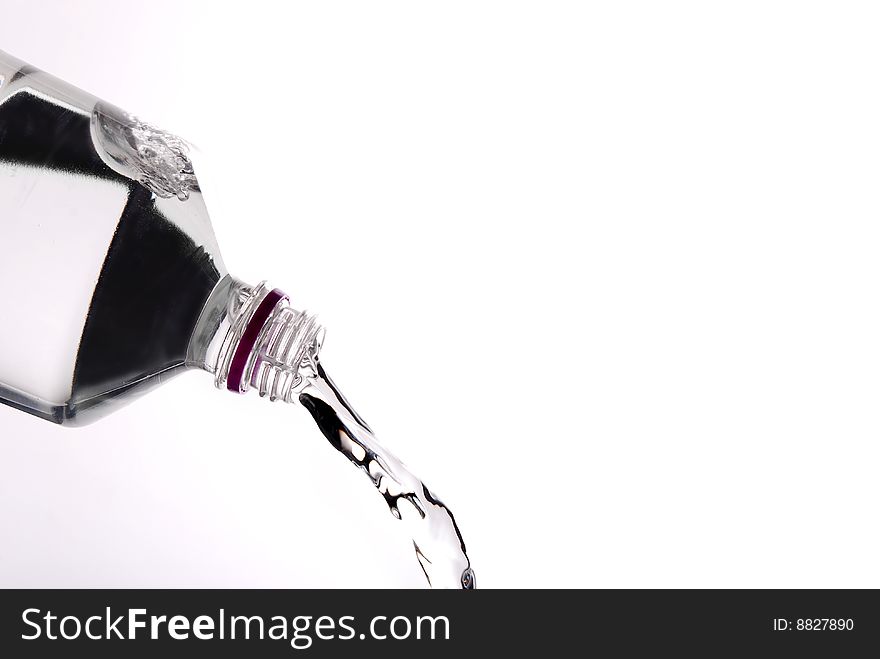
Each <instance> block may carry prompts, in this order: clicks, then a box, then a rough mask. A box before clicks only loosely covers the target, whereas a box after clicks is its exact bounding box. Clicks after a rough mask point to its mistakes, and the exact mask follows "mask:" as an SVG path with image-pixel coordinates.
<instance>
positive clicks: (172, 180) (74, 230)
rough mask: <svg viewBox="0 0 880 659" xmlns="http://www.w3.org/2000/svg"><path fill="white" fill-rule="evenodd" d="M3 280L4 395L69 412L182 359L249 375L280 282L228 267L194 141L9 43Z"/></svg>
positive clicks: (87, 408) (89, 410)
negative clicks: (247, 337) (260, 281)
mask: <svg viewBox="0 0 880 659" xmlns="http://www.w3.org/2000/svg"><path fill="white" fill-rule="evenodd" d="M0 280H2V281H3V282H4V283H5V287H6V295H5V300H4V304H3V309H4V312H3V314H2V319H0V346H3V348H2V350H0V401H2V402H3V403H6V404H8V405H11V406H13V407H17V408H19V409H22V410H24V411H27V412H30V413H32V414H36V415H38V416H40V417H42V418H45V419H48V420H51V421H54V422H56V423H62V424H74V425H76V424H83V423H88V422H90V421H92V420H94V419H96V418H99V417H100V416H102V415H103V414H106V413H107V412H108V411H110V410H112V409H114V408H115V407H116V406H117V404H118V403H123V402H125V401H128V400H130V399H131V397H132V396H134V395H136V394H138V393H141V392H144V391H146V390H148V389H150V388H151V387H154V386H156V385H158V384H160V383H162V382H164V381H165V380H167V379H168V378H170V377H172V376H173V375H175V374H177V373H179V372H181V371H182V370H183V369H185V368H200V369H203V370H206V371H209V372H212V373H217V369H218V366H220V367H223V366H225V368H226V369H227V370H228V369H230V368H233V369H238V370H239V371H241V372H240V373H239V377H243V376H244V372H243V371H242V369H241V362H242V360H243V359H246V357H247V356H243V357H240V358H239V362H238V363H234V361H235V360H234V359H233V357H234V356H235V354H236V349H237V348H238V347H239V345H238V344H239V340H240V339H241V338H242V336H243V335H244V333H245V330H246V329H247V324H248V323H247V321H248V320H250V319H251V316H252V315H253V313H254V312H256V311H257V308H258V307H259V305H260V303H261V302H262V301H263V300H264V298H265V297H266V296H267V295H269V294H270V293H271V291H269V290H268V289H267V288H266V287H265V286H258V287H250V286H247V285H245V284H243V283H241V282H238V281H236V280H234V279H233V278H232V277H230V276H229V273H228V272H227V270H226V267H225V265H224V264H223V260H222V258H221V257H220V250H219V248H218V246H217V241H216V239H215V237H214V232H213V230H212V229H211V223H210V220H209V218H208V213H207V209H206V207H205V202H204V200H203V198H202V193H201V190H200V188H199V182H198V179H197V177H196V172H195V168H194V164H193V160H192V152H191V150H190V149H189V147H188V145H187V144H186V143H185V142H183V141H182V140H180V139H179V138H177V137H175V136H173V135H170V134H168V133H166V132H164V131H161V130H159V129H157V128H155V127H153V126H150V125H148V124H145V123H143V122H141V121H139V120H138V119H136V118H135V117H133V116H131V115H129V114H127V113H125V112H123V111H122V110H120V109H119V108H116V107H114V106H112V105H110V104H107V103H104V102H103V101H101V100H99V99H98V98H96V97H94V96H92V95H91V94H88V93H86V92H83V91H81V90H79V89H76V88H75V87H72V86H70V85H68V84H67V83H64V82H63V81H61V80H58V79H57V78H54V77H52V76H50V75H48V74H46V73H44V72H43V71H40V70H37V69H35V68H33V67H31V66H29V65H27V64H25V63H24V62H21V61H19V60H17V59H15V58H13V57H11V56H10V55H7V54H6V53H3V52H2V51H0ZM277 297H278V299H276V300H275V301H276V303H278V304H279V305H280V306H285V305H286V302H285V301H284V299H283V296H277ZM264 306H265V305H264ZM279 312H280V308H279V309H274V308H273V309H270V310H269V315H271V314H273V313H274V314H276V315H277V313H279ZM290 313H291V311H288V315H290ZM268 318H269V316H268V315H266V316H265V317H261V319H260V320H261V322H266V321H267V320H268ZM258 329H259V328H258ZM253 331H254V330H251V332H253ZM310 331H312V332H313V333H314V335H313V336H312V337H311V338H309V337H305V338H307V339H309V340H314V339H315V338H316V337H317V333H316V332H317V330H316V329H315V328H311V329H310ZM236 332H238V335H236ZM300 338H302V337H300ZM251 347H253V346H251ZM221 348H222V349H225V352H224V353H223V354H221ZM244 365H245V366H248V364H247V363H246V362H245V364H244ZM250 366H251V368H253V367H254V365H253V363H251V364H250ZM248 375H250V373H248ZM227 376H228V373H226V372H223V373H219V374H218V378H217V383H218V385H220V386H223V385H225V384H226V381H227V379H228V378H227ZM237 386H238V385H237V384H236V385H234V386H232V387H230V388H233V389H234V388H236V387H237Z"/></svg>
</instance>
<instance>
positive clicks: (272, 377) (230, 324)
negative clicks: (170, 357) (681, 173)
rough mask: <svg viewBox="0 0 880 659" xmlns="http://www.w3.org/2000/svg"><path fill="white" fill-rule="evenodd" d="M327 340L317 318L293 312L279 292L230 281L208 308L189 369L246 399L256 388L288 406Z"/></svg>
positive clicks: (194, 340)
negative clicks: (200, 371) (209, 376)
mask: <svg viewBox="0 0 880 659" xmlns="http://www.w3.org/2000/svg"><path fill="white" fill-rule="evenodd" d="M323 338H324V328H323V327H321V325H319V324H318V322H317V320H316V318H315V316H313V315H311V314H309V313H307V312H304V311H297V310H296V309H293V308H292V307H291V306H290V302H289V300H288V298H287V295H286V294H285V293H283V292H282V291H280V290H279V289H274V288H271V287H270V286H269V285H267V283H266V282H262V283H260V284H258V285H257V286H249V285H247V284H244V283H243V282H240V281H238V280H236V279H234V278H232V277H226V278H224V279H223V280H222V281H221V282H220V283H218V285H217V287H216V289H215V290H214V292H213V293H212V295H211V297H210V299H209V300H208V303H207V304H206V305H205V309H204V310H203V312H202V316H201V318H200V319H199V323H198V326H197V329H196V331H195V333H194V334H193V337H192V340H191V341H190V351H189V356H188V357H189V358H188V363H189V364H190V365H191V366H195V367H198V368H202V369H204V370H206V371H208V372H209V373H212V374H213V375H214V383H215V385H216V386H217V387H218V388H220V389H227V390H229V391H233V392H235V393H242V394H243V393H246V392H247V391H248V390H249V389H250V388H251V387H255V388H256V389H257V390H258V391H259V393H260V395H261V396H269V397H270V399H271V400H276V399H281V400H285V401H289V400H292V396H293V394H294V392H295V390H296V388H297V386H298V385H299V384H300V383H301V382H302V373H301V370H302V369H301V367H302V366H304V365H305V366H307V365H308V364H309V363H312V362H313V361H314V358H315V357H316V356H317V353H318V351H319V350H320V348H321V343H322V342H323Z"/></svg>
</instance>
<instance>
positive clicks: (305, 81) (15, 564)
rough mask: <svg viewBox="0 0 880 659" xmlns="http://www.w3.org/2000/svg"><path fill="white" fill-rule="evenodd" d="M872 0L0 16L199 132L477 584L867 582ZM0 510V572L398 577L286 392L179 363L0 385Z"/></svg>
mask: <svg viewBox="0 0 880 659" xmlns="http://www.w3.org/2000/svg"><path fill="white" fill-rule="evenodd" d="M878 19H880V15H878V13H877V10H876V5H874V4H872V3H831V2H829V3H819V2H737V3H702V2H673V3H654V2H618V3H583V2H573V3H554V2H540V3H539V2H534V3H524V2H509V1H506V2H494V3H492V2H473V1H469V2H445V3H413V2H371V3H365V2H346V3H340V2H322V3H308V4H306V3H302V4H300V3H281V2H279V3H265V2H256V1H251V2H248V3H244V4H236V5H235V6H234V7H233V5H232V4H231V3H229V4H226V3H196V2H182V1H181V0H174V1H162V2H160V1H158V0H151V2H149V3H146V4H144V3H122V2H114V1H110V0H108V1H102V2H98V1H90V2H76V3H72V2H57V1H56V2H45V1H44V2H33V0H23V1H12V0H2V3H0V48H2V49H3V50H6V51H8V52H10V53H12V54H13V55H15V56H17V57H19V58H21V59H24V60H26V61H28V62H30V63H31V64H33V65H35V66H37V67H39V68H43V69H45V70H47V71H49V72H51V73H54V74H55V75H57V76H59V77H62V78H64V79H66V80H68V81H69V82H72V83H74V84H76V85H78V86H80V87H83V88H85V89H87V90H89V91H92V92H94V93H96V94H97V95H99V96H102V97H104V98H106V99H107V100H109V101H111V102H113V103H115V104H117V105H120V106H122V107H124V108H126V109H128V110H130V111H132V112H134V113H136V114H138V115H139V116H142V117H143V118H145V119H147V120H148V121H151V122H152V123H155V124H158V125H160V126H163V127H165V128H167V129H169V130H172V131H174V132H177V133H180V134H181V135H183V136H185V137H187V138H189V139H190V140H191V141H193V142H194V143H196V144H197V145H198V146H199V147H200V149H201V150H202V151H204V152H205V153H206V154H207V155H208V157H209V158H210V160H211V162H212V163H213V165H214V167H213V171H212V172H211V176H212V180H211V181H206V185H207V186H208V199H207V201H208V204H209V207H210V208H211V210H212V216H213V219H214V223H215V227H216V230H217V233H218V236H219V240H220V244H221V246H222V248H223V251H224V257H225V260H226V262H227V265H228V266H229V268H230V270H232V272H233V273H235V274H236V275H237V276H238V277H240V278H242V279H245V280H247V281H252V282H256V281H258V280H260V279H262V278H268V279H270V280H271V281H272V282H273V283H275V284H277V285H280V286H282V287H284V288H285V289H286V290H288V292H290V293H291V294H292V295H293V298H294V302H295V303H296V304H297V305H299V306H301V307H307V308H309V309H311V310H313V311H316V312H318V313H319V314H320V316H321V318H322V320H323V322H324V324H325V326H326V327H327V328H328V339H327V341H326V343H325V347H324V351H323V358H324V361H325V363H326V364H327V368H328V371H330V372H331V373H332V374H334V377H335V379H336V380H337V382H338V383H339V384H340V385H341V387H342V389H343V390H344V391H345V392H346V393H347V395H348V397H349V398H350V399H351V400H352V402H353V404H354V405H355V407H356V408H357V409H358V410H360V411H362V413H363V414H364V415H365V416H366V418H367V419H368V420H369V422H370V424H371V425H372V426H373V427H374V429H376V430H377V432H378V433H379V435H380V437H381V438H382V439H383V441H384V442H385V443H386V444H387V445H389V446H391V447H393V448H394V449H396V450H397V451H398V452H399V454H400V455H401V457H402V458H403V459H404V460H405V461H406V462H407V463H408V464H409V465H410V467H412V468H413V469H414V471H416V472H417V473H419V474H421V475H422V476H423V477H424V479H425V480H426V482H427V483H428V484H429V485H430V486H431V487H432V489H434V490H436V491H437V492H438V493H439V494H440V495H441V496H442V497H443V498H444V500H446V501H447V503H449V504H450V505H451V507H452V508H453V510H454V511H455V512H456V515H457V518H458V521H459V523H460V526H461V529H462V532H463V534H464V536H465V539H466V540H467V544H468V548H469V550H470V554H471V558H472V561H473V564H474V566H475V568H476V571H477V575H478V583H479V584H480V585H481V586H483V587H516V586H527V587H540V586H547V587H569V586H572V587H574V586H577V587H655V586H671V587H685V586H689V587H691V586H692V587H709V586H719V587H722V586H726V587H740V586H757V587H782V586H788V587H806V586H820V587H824V586H836V587H859V586H872V587H878V586H880V566H878V561H877V556H878V554H880V526H878V523H877V505H878V502H880V480H878V478H877V472H878V467H880V442H878V439H880V415H878V403H880V340H878V339H880V311H878V310H880V305H878V298H880V224H878V220H880V214H878V211H880V188H878V182H880V86H878V74H880V39H878V33H880V21H878ZM26 284H27V282H7V283H6V285H26ZM5 313H9V314H14V310H6V312H5ZM4 322H5V321H4ZM3 349H8V347H4V348H3ZM0 534H2V536H0V585H3V586H254V587H299V586H314V587H325V586H340V587H342V586H378V587H383V586H396V587H420V586H421V585H422V577H421V574H420V570H419V568H418V566H417V564H416V561H415V559H414V557H413V556H412V551H411V548H410V545H409V542H408V540H407V539H406V538H405V537H404V536H403V535H401V534H399V533H398V530H397V528H396V522H395V520H394V519H393V518H392V517H391V516H390V515H389V514H388V512H387V509H386V508H385V504H384V502H383V501H382V500H381V498H380V497H378V496H376V494H375V493H374V492H373V491H372V488H371V487H370V485H369V483H368V482H367V481H366V479H365V478H364V477H363V476H362V474H360V473H358V472H357V471H356V470H355V469H353V468H351V467H350V466H349V465H348V464H347V463H346V462H345V461H344V459H343V458H342V457H341V456H339V455H338V454H336V453H335V451H333V450H332V449H331V448H330V447H329V446H328V445H327V444H326V442H324V440H323V439H322V438H321V437H320V436H319V435H318V433H317V431H316V430H315V429H313V427H312V423H311V420H310V418H309V417H308V415H307V414H306V413H305V411H304V410H301V409H299V408H298V407H293V406H288V407H283V406H281V405H280V404H275V405H272V404H270V403H268V402H267V401H264V400H261V399H259V398H258V397H256V396H254V397H250V396H248V397H243V398H237V397H233V396H231V395H228V394H226V393H225V392H219V391H216V390H214V389H213V383H212V381H211V378H210V377H209V376H207V375H205V374H199V373H190V374H187V375H185V376H182V377H181V378H179V379H177V380H176V381H173V382H172V383H170V384H168V385H167V386H165V387H164V388H162V389H160V390H158V391H155V392H153V393H152V394H150V395H149V396H147V397H146V398H143V399H141V400H139V401H137V402H135V403H134V404H132V405H131V406H130V407H128V408H126V409H124V410H122V411H120V412H118V413H117V414H116V415H114V416H111V417H109V418H108V419H106V420H104V421H103V422H101V423H99V424H98V425H94V426H90V427H88V428H85V429H76V430H67V429H62V428H58V427H55V426H52V425H50V424H48V423H45V422H43V421H40V420H37V419H35V418H31V417H29V416H27V415H24V414H21V413H19V412H16V411H14V410H12V409H10V408H5V407H4V408H0Z"/></svg>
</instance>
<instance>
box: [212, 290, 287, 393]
mask: <svg viewBox="0 0 880 659" xmlns="http://www.w3.org/2000/svg"><path fill="white" fill-rule="evenodd" d="M286 299H287V295H286V294H285V293H284V292H282V291H280V290H278V289H277V288H276V289H274V290H271V291H269V293H267V294H266V297H264V298H263V301H262V302H260V305H259V306H258V307H257V310H256V311H254V315H253V316H251V320H250V322H249V323H248V326H247V327H246V328H245V330H244V334H242V335H241V339H240V340H239V342H238V346H237V347H236V348H235V354H234V355H233V356H232V364H230V366H229V376H228V377H227V378H226V388H227V389H229V391H234V392H235V393H238V394H240V393H242V391H241V384H242V380H243V379H244V370H245V367H246V366H247V362H248V357H250V354H251V350H253V349H254V344H255V343H256V342H257V337H258V336H260V330H261V329H263V325H265V324H266V321H267V320H268V319H269V316H271V315H272V311H273V310H274V309H275V307H276V306H277V304H278V303H279V302H281V300H286Z"/></svg>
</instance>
